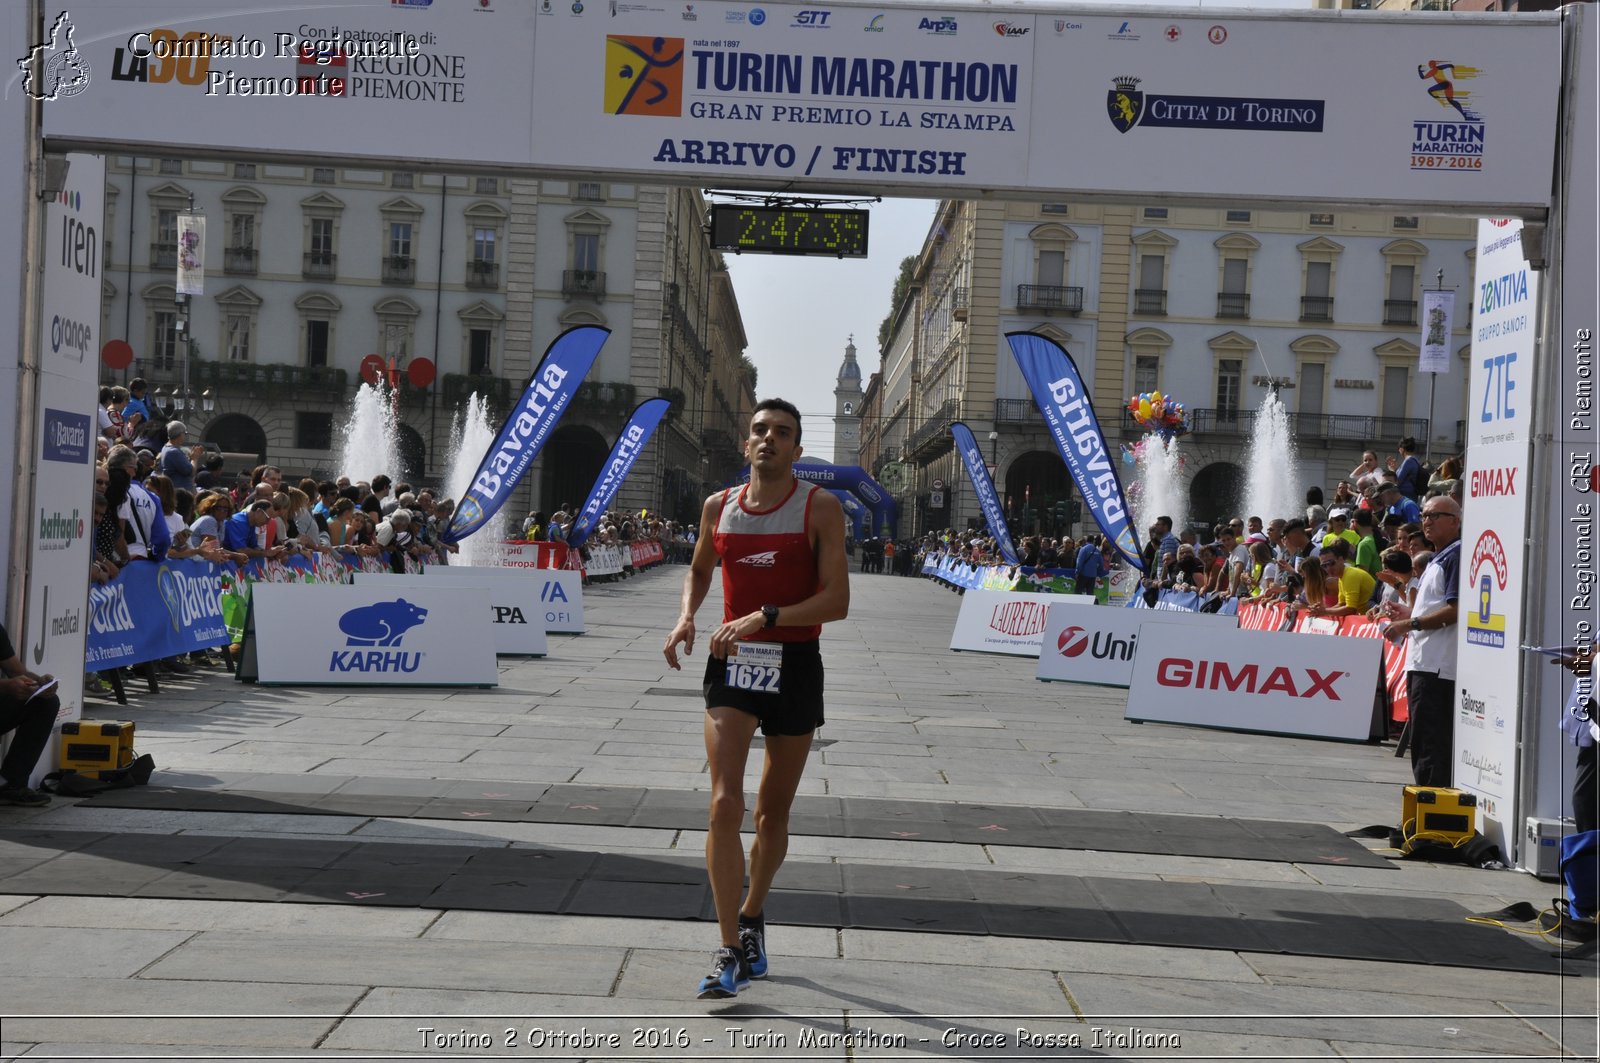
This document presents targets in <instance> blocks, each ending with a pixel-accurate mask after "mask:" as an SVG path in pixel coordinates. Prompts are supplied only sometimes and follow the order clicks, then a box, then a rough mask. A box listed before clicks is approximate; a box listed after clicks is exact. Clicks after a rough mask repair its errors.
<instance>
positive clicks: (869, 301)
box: [726, 0, 1312, 460]
mask: <svg viewBox="0 0 1600 1063" xmlns="http://www.w3.org/2000/svg"><path fill="white" fill-rule="evenodd" d="M929 6H936V5H933V4H930V5H929ZM1006 6H1007V7H1010V6H1012V5H1006ZM1015 6H1018V7H1029V6H1038V5H1032V4H1029V3H1026V2H1024V3H1019V4H1016V5H1015ZM1084 6H1094V7H1106V8H1109V9H1126V8H1129V7H1136V6H1137V7H1162V8H1185V7H1196V8H1202V9H1204V8H1207V7H1208V6H1209V8H1210V9H1213V10H1217V11H1222V10H1239V9H1244V8H1254V9H1265V8H1272V9H1291V8H1298V9H1305V8H1309V7H1311V6H1312V4H1311V3H1310V2H1309V0H1257V2H1255V3H1230V4H1211V5H1207V4H1205V3H1204V2H1203V0H1201V2H1199V3H1196V4H1184V3H1179V2H1168V3H1160V4H1153V3H1146V2H1141V0H1115V2H1107V3H1104V4H1101V3H1095V2H1093V0H1090V2H1089V3H1087V4H1085V5H1084ZM860 205H861V206H866V204H860ZM935 205H936V204H935V202H934V201H932V200H912V199H886V200H884V201H883V202H882V203H876V204H872V205H871V206H870V209H871V211H872V218H871V222H870V230H869V238H868V245H867V246H868V250H869V257H867V258H865V259H844V260H840V259H827V258H800V257H794V256H789V255H734V254H731V253H729V254H727V255H726V257H727V261H728V270H729V272H730V273H731V274H732V276H733V285H734V291H735V292H736V293H737V294H738V297H739V310H740V313H741V314H742V315H743V317H744V328H745V334H746V336H747V337H748V339H749V341H750V345H749V346H748V347H747V348H746V349H745V354H746V355H747V356H748V357H749V358H750V360H751V361H752V362H754V363H755V365H756V370H757V376H758V379H757V381H756V397H757V399H758V400H759V399H764V398H770V397H773V396H777V397H779V398H784V399H788V400H789V401H790V402H792V403H794V404H795V405H796V406H798V407H800V412H801V413H802V414H803V415H806V424H805V436H806V444H807V446H806V451H807V453H808V454H809V456H811V457H815V458H824V459H830V460H831V459H832V457H833V421H832V417H833V389H834V385H835V383H836V379H835V377H836V374H837V373H838V371H839V366H840V365H841V364H842V363H843V362H844V347H845V343H846V342H847V341H848V339H849V337H850V336H851V334H854V335H855V342H856V360H857V362H858V363H859V364H860V365H861V385H862V387H863V388H865V387H866V382H867V379H868V378H869V377H870V376H871V375H872V374H873V373H874V372H876V371H877V370H878V369H879V368H880V366H879V364H878V324H879V322H881V321H882V320H883V318H884V315H886V314H887V313H889V310H890V307H889V296H890V295H891V294H892V293H893V290H894V278H895V274H896V273H897V272H898V270H899V268H900V260H901V259H902V258H904V257H905V256H907V255H914V254H916V253H917V252H918V251H919V250H920V249H921V247H922V239H923V237H924V236H926V235H927V233H928V226H929V225H930V224H931V223H932V221H933V211H934V207H935Z"/></svg>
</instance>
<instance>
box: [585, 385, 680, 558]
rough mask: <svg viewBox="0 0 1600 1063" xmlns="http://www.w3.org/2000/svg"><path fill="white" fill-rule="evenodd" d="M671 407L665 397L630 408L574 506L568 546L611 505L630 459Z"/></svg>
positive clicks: (588, 530) (634, 458)
mask: <svg viewBox="0 0 1600 1063" xmlns="http://www.w3.org/2000/svg"><path fill="white" fill-rule="evenodd" d="M671 408H672V403H671V402H669V401H668V400H666V399H645V400H644V401H643V402H641V403H639V405H638V406H637V407H635V408H634V411H633V413H632V415H631V416H629V418H628V423H627V424H626V425H624V426H623V428H622V431H621V432H620V433H619V434H618V435H617V442H616V445H615V446H613V447H612V448H611V456H610V457H608V458H606V463H605V464H604V465H602V466H601V467H600V477H599V479H597V480H595V482H594V486H593V487H591V488H590V489H589V497H588V498H586V499H584V501H583V508H582V509H580V510H578V519H577V520H576V521H574V522H573V524H572V530H571V531H570V532H568V533H567V545H568V546H570V547H572V548H573V549H574V550H576V549H577V548H578V547H580V546H582V545H583V541H584V540H585V539H587V538H589V535H590V533H592V532H593V531H594V528H595V525H596V524H597V523H599V520H600V516H601V514H603V513H604V512H605V511H606V510H607V509H609V508H610V507H611V500H612V499H614V498H616V497H617V490H618V489H619V488H621V487H622V483H623V481H624V480H626V479H627V478H628V473H630V472H632V471H633V463H634V462H635V461H638V460H639V455H640V454H642V453H644V446H645V444H646V443H648V442H650V436H651V435H652V434H653V433H654V432H655V430H656V426H657V425H659V424H660V423H661V418H663V417H665V416H666V415H667V411H668V410H669V409H671Z"/></svg>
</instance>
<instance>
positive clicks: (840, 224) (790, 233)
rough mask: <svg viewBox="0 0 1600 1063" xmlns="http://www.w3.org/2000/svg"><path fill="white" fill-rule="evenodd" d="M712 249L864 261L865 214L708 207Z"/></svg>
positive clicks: (729, 205)
mask: <svg viewBox="0 0 1600 1063" xmlns="http://www.w3.org/2000/svg"><path fill="white" fill-rule="evenodd" d="M711 246H712V247H714V248H716V249H717V250H719V251H749V252H756V253H760V254H768V255H829V256H832V257H834V258H866V257H867V212H866V211H864V210H831V209H827V208H821V207H764V206H763V207H755V206H739V205H736V204H716V205H714V206H713V207H712V208H711Z"/></svg>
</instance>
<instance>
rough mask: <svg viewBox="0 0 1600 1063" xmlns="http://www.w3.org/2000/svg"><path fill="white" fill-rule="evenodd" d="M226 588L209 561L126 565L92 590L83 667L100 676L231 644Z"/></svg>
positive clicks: (141, 562)
mask: <svg viewBox="0 0 1600 1063" xmlns="http://www.w3.org/2000/svg"><path fill="white" fill-rule="evenodd" d="M222 590H223V570H222V568H221V567H220V566H218V565H213V564H212V563H211V562H209V561H196V560H193V559H185V560H182V561H163V562H160V563H155V562H150V561H135V562H132V563H130V564H127V565H124V566H122V571H121V572H118V573H117V575H116V578H115V579H113V580H111V582H109V583H97V584H95V585H94V586H93V587H91V588H89V634H88V640H87V643H86V645H85V646H84V657H83V669H86V670H88V671H91V672H100V671H105V670H107V669H110V668H122V667H124V666H127V665H132V664H143V663H144V662H146V661H159V660H161V659H162V658H164V657H177V656H179V655H180V654H185V653H189V652H191V651H193V650H203V649H206V648H208V647H211V646H226V645H227V644H228V642H229V641H230V640H229V638H228V627H227V625H226V624H225V623H223V620H222ZM83 669H80V671H82V670H83Z"/></svg>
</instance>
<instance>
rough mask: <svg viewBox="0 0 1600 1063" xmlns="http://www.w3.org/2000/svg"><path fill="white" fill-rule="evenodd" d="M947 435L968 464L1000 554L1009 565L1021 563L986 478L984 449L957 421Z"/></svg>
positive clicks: (992, 489)
mask: <svg viewBox="0 0 1600 1063" xmlns="http://www.w3.org/2000/svg"><path fill="white" fill-rule="evenodd" d="M950 434H951V435H952V436H954V437H955V441H956V452H957V453H959V454H960V455H961V463H962V464H963V465H965V466H966V467H967V479H969V480H971V481H972V489H973V491H975V492H976V493H977V495H978V504H979V505H980V506H982V507H983V519H984V520H986V521H987V522H988V523H989V533H990V534H991V535H993V536H994V538H995V542H997V543H998V544H999V546H1000V556H1001V557H1003V558H1005V559H1006V563H1007V564H1009V565H1021V564H1022V559H1021V558H1020V557H1018V556H1017V548H1016V547H1015V546H1013V545H1012V544H1011V529H1010V528H1008V527H1007V526H1006V515H1005V513H1004V511H1002V510H1001V508H1000V499H999V498H998V497H997V496H996V495H995V493H994V481H993V480H991V479H989V470H988V468H986V467H985V466H984V464H983V452H982V451H981V450H979V449H978V441H977V440H976V439H974V438H973V437H972V429H970V428H968V427H967V426H966V425H965V424H963V423H961V422H960V421H956V422H954V423H953V424H951V426H950Z"/></svg>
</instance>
